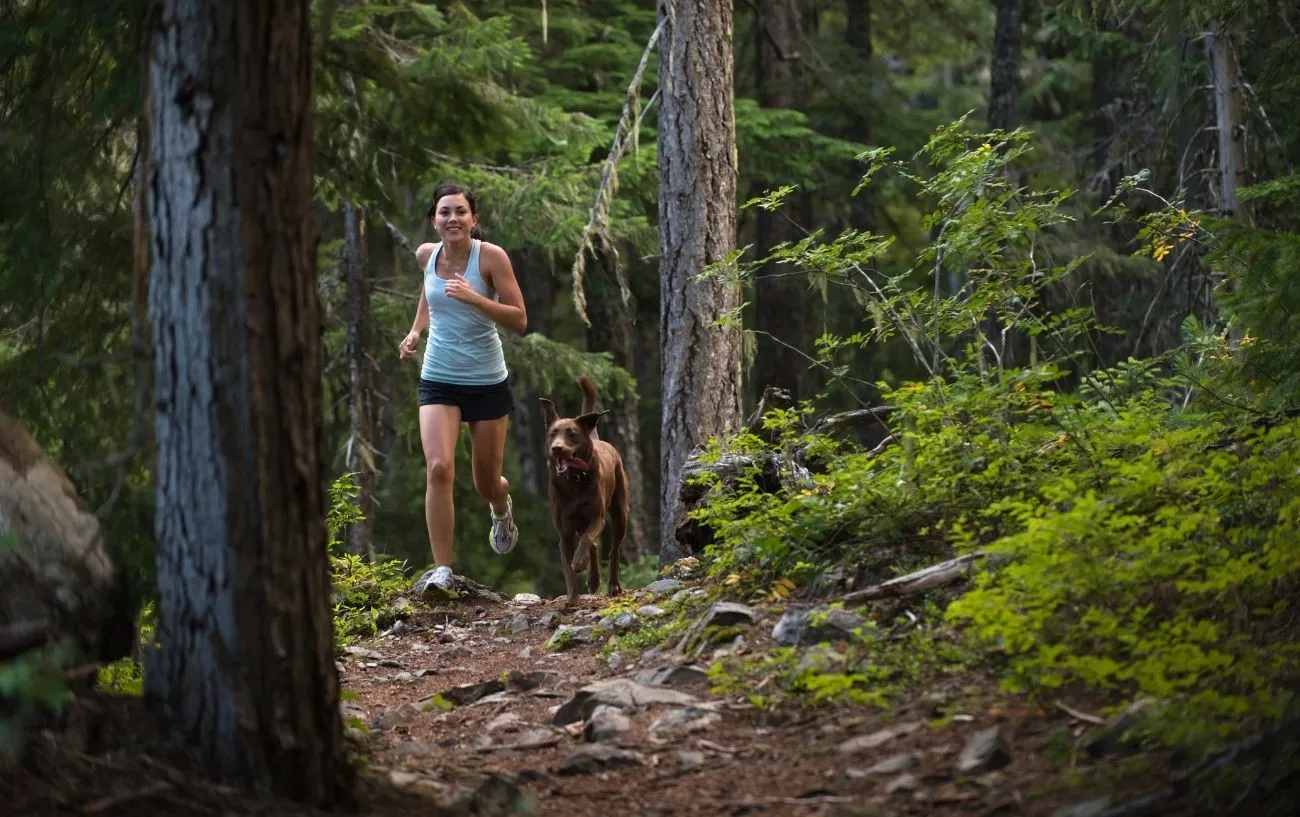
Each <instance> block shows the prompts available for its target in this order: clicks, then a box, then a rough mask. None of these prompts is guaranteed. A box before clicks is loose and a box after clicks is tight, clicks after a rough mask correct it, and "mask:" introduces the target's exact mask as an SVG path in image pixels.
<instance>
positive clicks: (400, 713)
mask: <svg viewBox="0 0 1300 817" xmlns="http://www.w3.org/2000/svg"><path fill="white" fill-rule="evenodd" d="M419 714H420V707H418V706H416V705H415V704H413V703H404V704H402V705H401V706H397V707H393V708H392V709H385V710H384V711H383V712H380V713H379V714H378V715H376V716H375V717H374V719H373V720H372V721H371V722H370V728H371V729H373V730H375V731H378V732H387V731H388V730H389V729H392V728H393V727H394V726H400V725H401V724H403V723H406V722H407V721H409V720H411V719H412V718H414V717H415V716H416V715H419Z"/></svg>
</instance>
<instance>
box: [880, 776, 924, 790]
mask: <svg viewBox="0 0 1300 817" xmlns="http://www.w3.org/2000/svg"><path fill="white" fill-rule="evenodd" d="M920 785H921V784H920V782H919V781H918V780H917V779H916V778H915V777H913V776H912V775H910V774H907V773H906V772H904V773H903V774H900V775H899V776H898V777H895V778H894V779H893V780H891V781H889V782H888V783H886V784H885V794H894V793H895V792H900V791H916V790H917V789H918V788H920Z"/></svg>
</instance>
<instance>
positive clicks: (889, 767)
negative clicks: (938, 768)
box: [867, 754, 921, 775]
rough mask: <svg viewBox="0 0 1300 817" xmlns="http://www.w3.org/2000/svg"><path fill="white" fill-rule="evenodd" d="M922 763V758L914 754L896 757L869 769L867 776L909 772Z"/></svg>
mask: <svg viewBox="0 0 1300 817" xmlns="http://www.w3.org/2000/svg"><path fill="white" fill-rule="evenodd" d="M920 762H921V760H920V758H918V757H917V756H916V755H913V754H902V755H894V756H893V757H890V758H886V759H885V760H882V761H880V762H879V763H877V764H876V765H874V766H872V767H871V768H869V769H867V774H869V775H870V774H898V773H899V772H905V771H907V770H908V769H910V768H912V767H914V766H915V765H916V764H918V763H920Z"/></svg>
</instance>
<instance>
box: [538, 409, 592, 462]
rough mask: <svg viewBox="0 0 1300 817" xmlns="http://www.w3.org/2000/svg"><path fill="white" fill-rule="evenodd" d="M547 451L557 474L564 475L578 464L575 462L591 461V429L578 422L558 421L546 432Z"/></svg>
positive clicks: (566, 419) (569, 420)
mask: <svg viewBox="0 0 1300 817" xmlns="http://www.w3.org/2000/svg"><path fill="white" fill-rule="evenodd" d="M592 427H593V428H594V427H595V426H594V424H593V426H592ZM546 450H547V453H548V454H549V455H550V460H551V467H552V468H554V469H555V473H557V474H563V473H564V472H566V471H568V470H569V468H570V467H573V466H574V465H575V464H576V463H575V462H574V460H579V461H585V460H587V459H590V456H591V429H590V428H584V427H583V425H582V424H581V423H579V422H578V421H577V420H571V419H568V418H565V419H563V420H556V421H555V422H554V423H552V424H551V427H550V428H549V429H547V431H546Z"/></svg>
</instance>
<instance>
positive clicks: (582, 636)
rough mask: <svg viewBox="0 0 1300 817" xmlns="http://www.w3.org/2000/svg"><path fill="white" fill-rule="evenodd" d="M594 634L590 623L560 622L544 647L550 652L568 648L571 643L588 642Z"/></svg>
mask: <svg viewBox="0 0 1300 817" xmlns="http://www.w3.org/2000/svg"><path fill="white" fill-rule="evenodd" d="M593 635H594V633H593V631H592V628H591V626H590V625H587V624H581V625H575V624H561V625H560V626H559V627H557V628H555V632H554V633H552V634H551V640H550V641H548V642H546V649H548V650H550V651H551V652H558V651H560V650H564V649H568V647H569V645H571V644H590V643H591V641H592V636H593Z"/></svg>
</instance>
